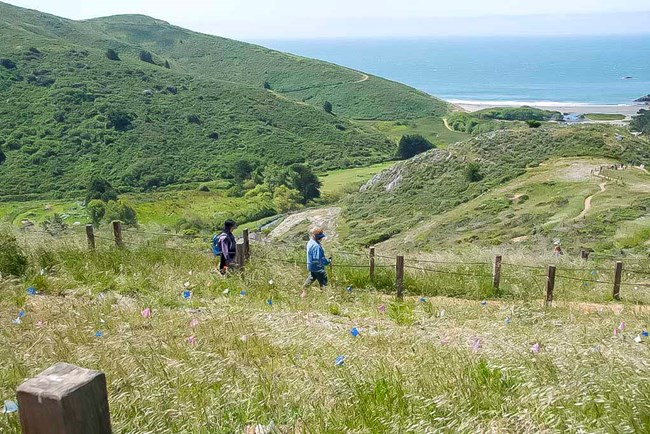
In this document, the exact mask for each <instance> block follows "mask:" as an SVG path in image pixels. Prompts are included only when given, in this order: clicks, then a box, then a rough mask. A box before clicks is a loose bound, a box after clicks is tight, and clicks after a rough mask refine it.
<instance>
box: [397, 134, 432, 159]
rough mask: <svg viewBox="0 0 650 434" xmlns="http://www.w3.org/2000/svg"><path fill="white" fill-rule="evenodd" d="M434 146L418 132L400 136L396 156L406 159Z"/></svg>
mask: <svg viewBox="0 0 650 434" xmlns="http://www.w3.org/2000/svg"><path fill="white" fill-rule="evenodd" d="M434 147H435V146H433V144H432V143H431V142H430V141H428V140H427V139H425V138H424V137H422V136H421V135H419V134H413V135H406V136H402V138H401V139H400V141H399V146H398V148H397V157H398V158H401V159H404V160H406V159H408V158H411V157H413V156H415V155H417V154H421V153H422V152H426V151H428V150H429V149H433V148H434Z"/></svg>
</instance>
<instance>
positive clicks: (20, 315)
mask: <svg viewBox="0 0 650 434" xmlns="http://www.w3.org/2000/svg"><path fill="white" fill-rule="evenodd" d="M24 316H25V309H20V311H19V312H18V318H22V317H24Z"/></svg>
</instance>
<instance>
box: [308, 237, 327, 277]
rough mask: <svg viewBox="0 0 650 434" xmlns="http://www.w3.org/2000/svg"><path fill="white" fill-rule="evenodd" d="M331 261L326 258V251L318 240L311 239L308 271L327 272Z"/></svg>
mask: <svg viewBox="0 0 650 434" xmlns="http://www.w3.org/2000/svg"><path fill="white" fill-rule="evenodd" d="M329 264H330V261H328V260H327V258H326V257H325V250H323V246H321V245H320V243H318V242H317V241H316V240H314V239H311V240H309V242H308V243H307V270H308V271H311V272H317V271H325V267H326V266H327V265H329Z"/></svg>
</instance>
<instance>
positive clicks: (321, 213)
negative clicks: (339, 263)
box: [269, 207, 341, 240]
mask: <svg viewBox="0 0 650 434" xmlns="http://www.w3.org/2000/svg"><path fill="white" fill-rule="evenodd" d="M339 214H341V208H338V207H331V208H318V209H311V210H308V211H303V212H299V213H296V214H291V215H289V216H287V217H286V218H285V219H284V220H283V221H282V222H281V223H280V224H279V225H278V226H277V227H276V228H275V229H273V231H271V233H270V234H269V237H270V238H271V239H277V238H280V237H282V236H284V235H286V234H287V233H288V232H289V231H290V230H291V229H293V228H294V226H296V225H298V224H300V223H302V222H304V221H305V220H308V221H309V223H310V225H311V226H319V227H321V228H323V230H324V231H325V233H327V237H328V239H330V240H333V239H334V238H336V219H337V218H338V216H339Z"/></svg>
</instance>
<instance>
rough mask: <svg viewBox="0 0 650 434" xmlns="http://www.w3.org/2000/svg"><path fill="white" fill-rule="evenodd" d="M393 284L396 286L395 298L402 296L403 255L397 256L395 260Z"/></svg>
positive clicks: (401, 297)
mask: <svg viewBox="0 0 650 434" xmlns="http://www.w3.org/2000/svg"><path fill="white" fill-rule="evenodd" d="M395 286H396V287H397V298H398V299H399V300H402V299H403V298H404V256H398V257H397V260H396V262H395Z"/></svg>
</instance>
